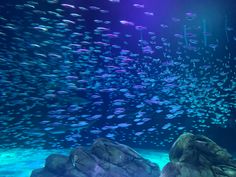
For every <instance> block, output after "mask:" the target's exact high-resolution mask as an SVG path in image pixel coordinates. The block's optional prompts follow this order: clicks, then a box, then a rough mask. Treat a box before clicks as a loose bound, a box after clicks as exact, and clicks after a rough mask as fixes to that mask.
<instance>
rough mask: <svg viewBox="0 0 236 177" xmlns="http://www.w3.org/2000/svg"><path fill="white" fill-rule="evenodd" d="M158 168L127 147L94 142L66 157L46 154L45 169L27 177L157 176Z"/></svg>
mask: <svg viewBox="0 0 236 177" xmlns="http://www.w3.org/2000/svg"><path fill="white" fill-rule="evenodd" d="M159 176H160V169H159V167H158V166H157V165H156V164H154V163H151V162H150V161H148V160H146V159H144V158H143V157H141V156H140V155H139V154H138V153H137V152H135V151H134V150H133V149H131V148H130V147H128V146H125V145H123V144H119V143H117V142H113V141H110V140H107V139H98V140H96V141H95V142H94V144H93V145H92V147H91V148H90V149H84V148H78V149H75V150H73V151H72V152H71V153H70V155H69V157H67V156H63V155H56V154H53V155H50V156H49V157H48V158H47V159H46V163H45V167H44V168H42V169H39V170H34V171H33V172H32V174H31V177H159Z"/></svg>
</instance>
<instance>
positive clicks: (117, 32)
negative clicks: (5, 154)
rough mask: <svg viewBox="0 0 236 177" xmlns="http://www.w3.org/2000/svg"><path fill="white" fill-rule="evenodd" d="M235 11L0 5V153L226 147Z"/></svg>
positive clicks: (206, 4) (214, 5)
mask: <svg viewBox="0 0 236 177" xmlns="http://www.w3.org/2000/svg"><path fill="white" fill-rule="evenodd" d="M234 9H235V3H234V2H233V1H227V2H221V1H211V0H207V1H181V2H180V1H178V2H177V1H175V2H173V1H165V2H161V1H160V2H156V1H154V0H149V1H144V0H143V1H138V0H136V1H134V0H130V1H123V0H120V2H111V1H108V0H103V1H99V2H98V1H95V0H93V1H92V0H91V1H88V0H84V1H83V0H82V1H73V0H71V1H69V0H66V1H64V0H62V1H57V2H56V1H55V2H54V1H49V0H48V1H46V0H44V1H34V0H32V1H24V0H23V1H21V2H18V1H6V2H5V1H1V4H0V17H1V18H0V44H1V47H0V96H1V99H0V129H1V130H2V132H1V136H0V142H1V143H0V147H1V148H8V149H11V148H31V147H33V148H47V149H51V148H52V149H58V148H59V149H62V148H73V147H77V146H79V145H90V144H91V143H92V142H93V141H94V139H96V138H98V137H106V138H110V139H114V140H117V141H119V142H121V143H125V144H127V145H130V146H132V147H138V148H144V149H150V148H151V149H158V150H168V149H169V147H170V146H171V144H172V143H173V141H174V140H175V139H176V138H177V137H178V136H179V135H180V134H181V133H183V132H193V133H198V134H204V135H207V136H209V137H210V138H212V139H213V140H215V141H216V142H217V143H219V144H220V145H222V146H224V147H226V148H227V149H229V150H230V151H231V152H233V151H234V150H235V149H236V144H235V141H234V135H236V128H235V127H236V119H235V87H236V83H235V60H236V58H235V51H236V50H235V42H236V35H235V20H234V15H235V12H234Z"/></svg>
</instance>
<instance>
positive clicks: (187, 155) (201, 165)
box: [161, 133, 236, 177]
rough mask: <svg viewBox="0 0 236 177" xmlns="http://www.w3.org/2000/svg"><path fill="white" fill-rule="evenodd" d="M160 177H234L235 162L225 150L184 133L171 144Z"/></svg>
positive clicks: (204, 138) (199, 137)
mask: <svg viewBox="0 0 236 177" xmlns="http://www.w3.org/2000/svg"><path fill="white" fill-rule="evenodd" d="M169 157H170V163H168V164H167V165H166V166H165V167H164V168H163V170H162V172H161V177H236V162H235V161H234V160H233V158H232V156H231V155H230V154H229V153H228V152H227V150H225V149H223V148H221V147H220V146H218V145H217V144H216V143H215V142H213V141H212V140H210V139H209V138H207V137H205V136H202V135H193V134H191V133H185V134H183V135H181V136H180V137H179V138H178V139H177V140H176V142H175V143H174V144H173V146H172V148H171V150H170V153H169Z"/></svg>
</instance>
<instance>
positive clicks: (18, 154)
mask: <svg viewBox="0 0 236 177" xmlns="http://www.w3.org/2000/svg"><path fill="white" fill-rule="evenodd" d="M135 150H136V151H137V152H138V153H140V154H141V155H142V156H143V157H144V158H146V159H149V160H150V161H152V162H154V163H157V164H158V165H159V166H160V168H161V169H162V168H163V167H164V165H165V164H166V163H167V162H168V161H169V157H168V153H167V152H160V151H156V150H146V149H135ZM69 152H70V149H60V150H52V149H50V150H43V149H9V150H6V149H0V177H29V176H30V174H31V171H32V170H33V169H37V168H41V167H43V166H44V162H45V159H46V158H47V156H48V155H50V154H55V153H56V154H64V155H69Z"/></svg>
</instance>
